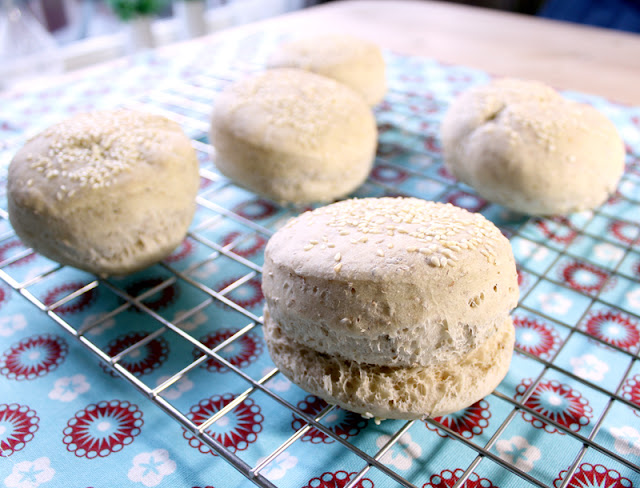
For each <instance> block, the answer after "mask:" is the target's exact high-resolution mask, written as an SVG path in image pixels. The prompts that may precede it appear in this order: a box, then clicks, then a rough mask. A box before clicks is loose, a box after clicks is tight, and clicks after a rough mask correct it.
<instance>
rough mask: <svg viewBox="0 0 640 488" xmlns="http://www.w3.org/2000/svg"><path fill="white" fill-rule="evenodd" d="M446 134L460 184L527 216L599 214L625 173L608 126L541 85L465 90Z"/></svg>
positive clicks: (447, 154)
mask: <svg viewBox="0 0 640 488" xmlns="http://www.w3.org/2000/svg"><path fill="white" fill-rule="evenodd" d="M441 136H442V145H443V153H444V159H445V164H446V166H447V167H448V168H449V170H450V171H451V172H452V173H453V174H454V175H455V176H456V178H458V179H459V180H461V181H463V182H464V183H467V184H468V185H470V186H472V187H473V188H474V189H475V190H476V191H477V192H478V193H479V194H480V195H481V196H482V197H484V198H486V199H487V200H490V201H492V202H495V203H499V204H501V205H504V206H505V207H507V208H510V209H512V210H515V211H518V212H522V213H525V214H532V215H554V214H568V213H571V212H576V211H580V210H585V209H592V208H595V207H597V206H598V205H600V204H601V203H603V202H604V201H605V200H606V199H607V198H608V196H609V195H610V194H611V193H613V192H614V191H615V188H616V185H617V183H618V180H619V179H620V176H621V175H622V171H623V169H624V152H625V151H624V144H623V142H622V139H621V138H620V136H619V134H618V132H617V130H616V128H615V126H614V125H613V123H612V122H611V121H610V120H608V119H607V118H606V117H605V116H604V115H603V114H601V113H600V112H598V111H597V110H596V109H594V108H593V107H591V106H590V105H586V104H583V103H577V102H574V101H570V100H567V99H564V98H563V97H562V96H561V95H560V94H559V93H557V92H556V91H555V90H553V89H552V88H550V87H548V86H545V85H543V84H542V83H539V82H535V81H523V80H516V79H500V80H496V81H492V82H491V83H489V84H487V85H484V86H478V87H473V88H471V89H470V90H468V91H466V92H464V93H463V94H462V95H461V96H460V97H459V98H458V99H456V100H455V101H454V102H453V103H452V104H451V106H450V107H449V109H448V111H447V113H446V114H445V116H444V119H443V121H442V126H441Z"/></svg>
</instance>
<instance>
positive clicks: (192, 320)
mask: <svg viewBox="0 0 640 488" xmlns="http://www.w3.org/2000/svg"><path fill="white" fill-rule="evenodd" d="M187 312H188V310H178V311H177V312H176V313H175V315H174V316H173V321H174V322H178V324H177V325H178V327H180V328H181V329H182V330H188V331H191V330H195V329H197V328H198V327H199V326H200V325H202V324H204V323H206V322H207V320H209V319H208V318H207V316H206V315H205V313H204V312H197V313H196V314H194V315H192V316H191V317H189V318H188V319H185V320H182V321H180V319H181V318H182V317H184V316H185V315H186V314H187ZM179 321H180V322H179Z"/></svg>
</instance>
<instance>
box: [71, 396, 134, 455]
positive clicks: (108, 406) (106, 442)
mask: <svg viewBox="0 0 640 488" xmlns="http://www.w3.org/2000/svg"><path fill="white" fill-rule="evenodd" d="M143 424H144V421H143V419H142V411H141V410H139V409H138V406H137V405H134V404H132V403H129V402H127V401H122V402H121V401H119V400H112V401H110V402H106V401H103V402H100V403H97V404H94V403H92V404H90V405H88V406H87V407H86V408H85V409H83V410H80V411H79V412H78V413H76V415H75V416H74V417H73V418H72V419H70V420H69V421H68V422H67V426H66V427H65V428H64V430H63V431H62V433H63V434H64V437H63V439H62V442H63V443H64V444H65V445H66V446H67V450H68V451H69V452H72V453H74V454H75V455H76V456H77V457H85V458H87V459H94V458H96V457H106V456H108V455H109V454H111V453H113V452H118V451H120V450H122V448H123V447H124V446H126V445H129V444H131V443H132V442H133V440H134V438H135V437H136V436H138V435H139V434H140V428H141V427H142V425H143Z"/></svg>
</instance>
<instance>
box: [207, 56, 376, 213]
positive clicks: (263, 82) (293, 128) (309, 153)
mask: <svg viewBox="0 0 640 488" xmlns="http://www.w3.org/2000/svg"><path fill="white" fill-rule="evenodd" d="M210 138H211V142H212V143H213V145H214V146H215V148H216V153H217V156H216V161H215V162H216V165H217V166H218V168H219V169H220V171H221V172H222V173H223V174H225V175H226V176H228V177H229V178H231V179H233V180H235V181H236V182H238V183H239V184H241V185H243V186H245V187H247V188H249V189H251V190H253V191H255V192H257V193H260V194H263V195H265V196H267V197H270V198H273V199H275V200H278V201H284V202H293V203H308V202H313V201H330V200H333V199H335V198H338V197H341V196H344V195H346V194H348V193H349V192H351V191H353V190H354V189H355V188H357V187H358V186H359V185H360V184H361V183H362V182H363V181H364V180H365V178H366V177H367V175H368V174H369V171H370V170H371V165H372V164H373V159H374V156H375V149H376V144H377V129H376V123H375V119H374V117H373V113H372V112H371V109H370V108H369V107H368V106H367V105H366V104H365V103H364V102H363V100H362V99H361V97H359V96H358V95H357V94H356V93H355V92H354V91H352V90H351V89H350V88H348V87H346V86H344V85H341V84H339V83H337V82H335V81H334V80H331V79H329V78H326V77H323V76H318V75H315V74H313V73H309V72H306V71H303V70H298V69H275V70H267V71H265V72H262V73H259V74H255V75H251V76H249V77H247V78H245V79H243V80H240V81H238V82H235V83H233V84H231V85H230V86H229V87H227V88H226V89H225V90H224V91H223V93H221V94H220V96H219V97H218V98H217V99H216V103H215V107H214V110H213V115H212V122H211V132H210Z"/></svg>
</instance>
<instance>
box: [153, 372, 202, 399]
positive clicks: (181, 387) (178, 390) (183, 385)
mask: <svg viewBox="0 0 640 488" xmlns="http://www.w3.org/2000/svg"><path fill="white" fill-rule="evenodd" d="M169 378H170V376H161V377H160V378H158V379H157V381H156V385H161V384H162V383H164V382H165V381H167V380H168V379H169ZM192 388H193V381H191V380H190V379H189V377H188V376H187V375H184V376H183V377H182V378H180V379H179V380H178V381H176V382H175V383H174V384H172V385H171V386H169V387H167V388H166V389H165V390H163V391H162V393H161V395H162V396H163V397H165V398H166V399H168V400H175V399H177V398H180V397H181V396H182V394H183V393H184V392H185V391H189V390H191V389H192Z"/></svg>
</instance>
